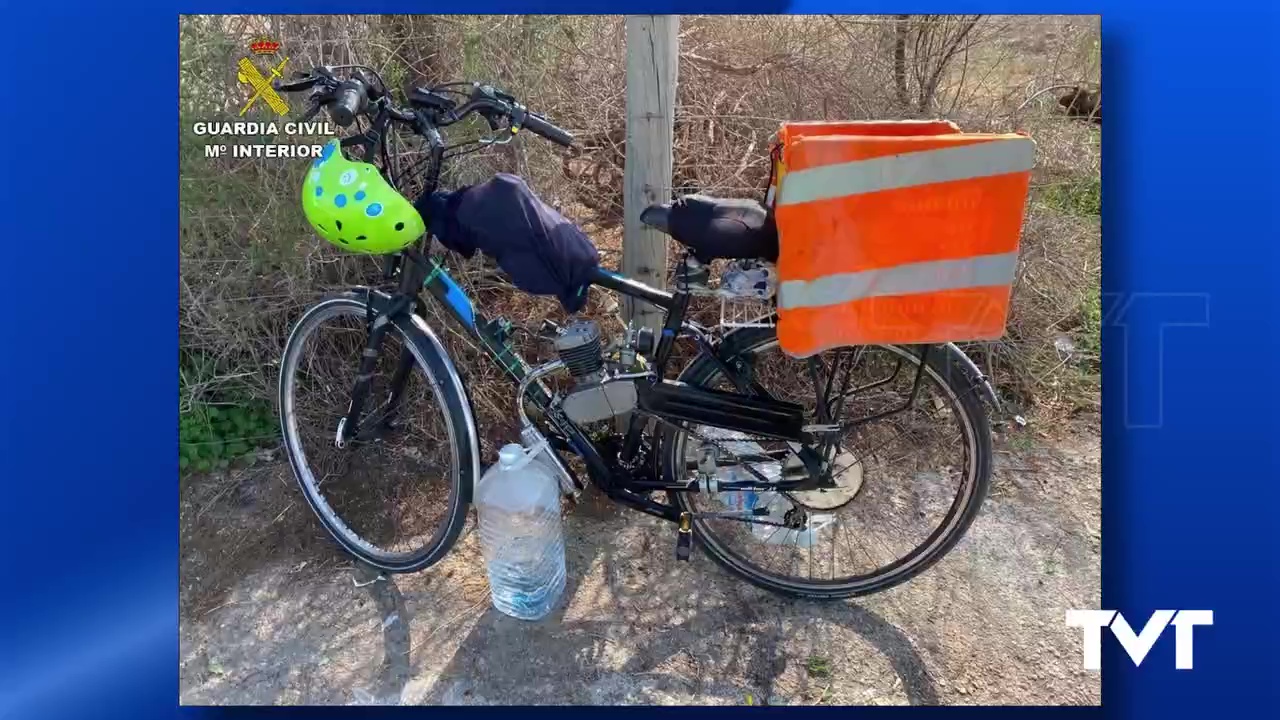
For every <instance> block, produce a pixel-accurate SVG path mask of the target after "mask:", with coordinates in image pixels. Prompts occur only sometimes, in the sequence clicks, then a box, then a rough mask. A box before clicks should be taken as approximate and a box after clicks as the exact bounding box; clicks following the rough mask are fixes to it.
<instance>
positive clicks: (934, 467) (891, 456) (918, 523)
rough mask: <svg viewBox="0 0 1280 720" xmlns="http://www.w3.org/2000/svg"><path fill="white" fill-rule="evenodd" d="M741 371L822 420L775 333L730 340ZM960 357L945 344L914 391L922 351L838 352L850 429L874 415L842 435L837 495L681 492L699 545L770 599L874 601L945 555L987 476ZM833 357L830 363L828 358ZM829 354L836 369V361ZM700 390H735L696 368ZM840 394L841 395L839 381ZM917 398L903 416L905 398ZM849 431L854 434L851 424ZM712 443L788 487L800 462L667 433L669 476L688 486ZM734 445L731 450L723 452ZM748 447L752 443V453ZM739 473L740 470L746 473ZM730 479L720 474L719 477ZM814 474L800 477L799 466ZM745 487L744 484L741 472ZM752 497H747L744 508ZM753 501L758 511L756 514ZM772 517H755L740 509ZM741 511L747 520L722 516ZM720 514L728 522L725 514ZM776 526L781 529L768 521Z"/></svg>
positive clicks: (980, 412) (708, 363)
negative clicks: (786, 475) (786, 479)
mask: <svg viewBox="0 0 1280 720" xmlns="http://www.w3.org/2000/svg"><path fill="white" fill-rule="evenodd" d="M725 342H726V343H727V344H728V347H729V352H728V353H727V354H728V355H729V356H731V357H732V358H733V361H732V363H731V364H734V363H738V362H740V363H741V364H742V366H743V367H746V368H749V369H750V372H751V374H752V379H753V380H754V381H755V382H756V383H757V384H758V385H760V386H761V387H763V389H764V390H765V391H767V392H768V393H769V394H770V395H772V396H773V397H775V398H777V399H780V400H787V401H790V402H795V403H798V404H800V405H803V406H804V407H805V408H806V411H807V420H806V421H807V422H810V423H816V422H818V421H817V419H816V418H815V417H814V411H815V406H816V404H817V403H816V392H815V389H814V383H810V382H809V375H808V373H807V367H806V362H805V361H803V360H795V359H792V358H790V357H788V356H786V355H785V354H784V353H782V352H781V351H780V349H779V348H778V345H777V338H776V336H775V334H774V331H773V329H772V328H752V329H747V330H740V331H737V332H735V333H733V334H731V335H730V336H729V337H728V338H727V339H726V340H725ZM951 352H952V351H951V350H949V349H948V348H944V347H935V348H934V349H933V351H932V352H931V353H930V355H929V356H928V359H927V362H926V363H925V366H924V368H923V374H922V375H920V376H919V377H920V382H919V385H918V386H917V385H916V378H917V374H918V373H917V370H918V369H919V368H920V361H921V358H920V354H919V350H918V349H916V348H906V347H900V346H870V347H859V348H841V349H840V350H837V351H833V353H842V355H840V356H838V357H843V358H844V360H845V361H846V362H852V363H854V364H853V365H848V366H846V367H849V368H851V370H850V376H851V377H852V378H853V379H852V381H851V382H850V383H849V384H848V385H846V386H845V387H846V388H852V390H849V391H842V392H846V394H845V398H846V399H845V400H844V405H845V409H844V414H843V416H842V419H844V420H852V419H854V418H858V419H866V418H872V417H874V416H877V415H879V414H880V413H886V414H885V415H884V416H883V417H880V418H879V419H874V420H871V421H869V422H865V423H849V425H850V428H849V429H848V430H847V431H846V430H843V429H842V430H841V431H840V433H839V437H838V438H837V440H836V442H835V446H834V447H833V448H832V449H831V451H830V453H829V458H830V466H831V468H832V472H831V474H832V476H833V477H834V478H835V483H836V485H837V487H836V488H833V489H830V490H810V491H805V492H791V493H785V492H784V493H763V492H759V493H756V494H755V495H754V497H753V496H749V495H747V494H745V493H741V492H738V493H734V492H718V493H704V492H676V493H672V495H673V498H672V499H673V501H674V502H675V503H676V504H677V505H678V506H679V507H680V508H681V509H682V510H686V511H689V512H691V513H693V514H694V521H693V531H694V536H695V539H696V540H697V541H698V544H700V545H701V546H702V547H703V549H704V550H706V551H707V552H708V554H710V555H711V557H712V558H713V559H715V560H716V561H717V562H718V563H719V564H720V565H722V566H723V567H725V568H726V569H728V570H729V571H730V572H733V573H734V574H736V575H738V576H739V577H742V578H744V579H746V580H747V581H749V582H751V583H753V584H755V585H758V586H760V587H763V588H765V589H768V590H771V591H774V592H777V593H780V594H784V595H789V596H796V597H807V598H814V599H836V598H846V597H854V596H858V595H866V594H869V593H873V592H878V591H881V590H884V589H887V588H889V587H892V586H894V585H897V584H899V583H903V582H906V581H907V580H910V579H911V578H913V577H915V576H916V575H918V574H920V573H922V572H924V571H925V570H926V569H928V568H929V567H930V566H932V565H933V564H934V563H936V562H937V561H938V560H940V559H942V557H943V556H944V555H946V554H947V553H948V552H949V551H950V550H951V549H952V548H953V547H954V546H955V544H956V543H957V542H958V541H959V540H960V538H961V537H962V536H963V534H964V532H965V530H966V529H968V527H969V525H970V524H971V523H972V522H973V520H974V518H975V517H976V515H977V512H978V509H979V507H980V506H981V504H982V502H983V499H984V498H985V497H986V494H987V488H988V486H989V484H990V479H991V455H992V449H991V431H990V426H989V423H988V420H987V415H986V412H985V408H984V407H983V405H982V400H981V399H980V397H979V396H978V394H977V392H975V389H974V387H973V385H972V381H971V379H970V378H969V377H968V376H967V375H966V374H965V373H964V371H963V370H962V369H961V368H960V365H959V363H958V362H957V358H954V357H952V356H951ZM826 355H831V353H828V354H826ZM826 355H824V356H823V357H824V359H823V362H824V363H825V364H827V365H828V366H829V367H830V368H831V369H833V370H834V369H835V368H837V367H838V365H837V363H836V361H835V359H833V358H831V357H827V356H826ZM680 379H681V380H682V381H685V382H688V383H690V384H692V385H699V386H703V387H710V388H715V389H721V390H733V386H732V384H731V383H730V381H729V380H728V379H727V378H725V377H724V376H723V373H722V371H721V369H720V365H719V364H718V363H716V362H714V361H713V360H712V359H711V358H710V357H707V356H705V355H704V356H700V357H699V358H698V359H695V361H694V362H693V363H691V364H690V365H689V366H688V367H687V368H686V369H685V371H684V372H683V373H681V375H680ZM835 387H837V388H839V387H840V385H836V386H835ZM913 397H914V398H915V400H914V402H913V403H911V404H910V405H909V406H907V409H906V410H904V411H900V412H893V413H887V411H890V410H895V409H899V408H903V407H904V405H906V403H907V401H908V398H913ZM841 427H842V428H843V427H844V424H843V423H842V424H841ZM690 431H692V432H693V433H696V434H697V435H701V436H702V437H703V438H706V437H708V436H711V437H712V438H713V439H717V440H719V441H721V442H720V444H721V446H737V449H734V448H732V447H730V448H728V450H729V452H732V453H734V454H739V453H743V454H755V455H757V456H758V455H771V456H774V457H777V458H779V461H778V462H776V463H772V464H773V465H774V467H769V465H770V463H759V462H752V463H751V466H752V467H753V468H755V469H757V470H758V471H761V472H762V474H763V475H765V476H772V477H774V478H776V477H778V476H779V475H780V474H781V473H782V472H783V468H784V467H785V465H784V462H785V461H784V460H782V458H788V459H791V460H792V469H791V471H790V472H791V474H793V475H794V474H795V473H796V472H797V468H796V467H795V466H797V465H799V463H798V462H797V460H798V458H795V456H794V453H793V451H792V449H790V448H789V447H788V445H787V444H786V443H782V442H777V441H770V440H767V439H759V438H742V437H737V438H725V437H723V433H724V432H725V431H720V432H719V437H717V431H716V429H715V428H703V427H693V428H687V429H675V428H668V429H667V430H666V431H665V432H664V434H663V437H662V446H663V449H664V452H663V456H662V457H663V463H664V474H665V475H666V477H667V478H669V479H676V480H679V481H688V480H689V479H691V477H693V476H692V474H691V471H692V469H693V466H695V465H696V460H695V457H696V452H697V449H698V447H699V446H700V445H702V444H703V443H705V442H706V440H705V439H699V438H698V437H697V436H696V435H693V434H691V432H690ZM726 440H727V442H726ZM748 446H749V447H748ZM734 467H741V464H740V465H738V466H734ZM723 471H724V470H723V469H722V470H721V472H723ZM798 472H799V473H800V474H801V475H804V474H806V473H805V471H804V469H803V467H802V466H801V467H800V468H799V469H798ZM741 477H745V476H741ZM748 498H749V499H748ZM753 503H755V504H753ZM747 506H749V507H751V508H762V507H767V509H768V510H769V512H768V515H765V516H750V517H748V514H747V513H743V512H742V510H743V508H744V507H747ZM734 513H736V514H737V515H738V517H735V518H729V517H725V515H729V514H734ZM717 515H720V516H719V517H717ZM769 523H776V524H769Z"/></svg>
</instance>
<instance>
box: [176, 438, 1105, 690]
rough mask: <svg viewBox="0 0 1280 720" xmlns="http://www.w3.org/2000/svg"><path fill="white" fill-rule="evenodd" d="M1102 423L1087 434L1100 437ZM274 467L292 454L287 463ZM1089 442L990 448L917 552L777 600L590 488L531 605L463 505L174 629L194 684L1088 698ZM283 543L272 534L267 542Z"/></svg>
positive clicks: (189, 617) (262, 583) (281, 574)
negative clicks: (561, 559) (871, 575)
mask: <svg viewBox="0 0 1280 720" xmlns="http://www.w3.org/2000/svg"><path fill="white" fill-rule="evenodd" d="M1094 442H1096V439H1095V440H1094ZM286 472H287V469H286ZM1098 488H1099V484H1098V464H1097V453H1096V447H1090V448H1086V450H1085V451H1084V452H1076V451H1075V450H1071V451H1069V452H1059V451H1053V452H1048V451H1044V452H1042V451H1034V452H1030V451H1028V452H1020V453H1018V454H1009V453H1006V455H1005V456H1004V458H1003V459H1002V460H1001V462H1000V467H999V469H998V472H997V481H996V485H995V487H994V488H993V493H992V497H991V499H990V500H989V501H988V504H987V506H986V507H985V508H984V512H983V514H982V516H980V518H979V520H978V522H977V523H975V525H974V526H973V528H972V529H971V530H970V533H969V536H968V537H967V538H966V539H965V540H964V541H963V542H962V543H961V545H960V546H958V547H957V549H956V550H955V551H953V553H952V554H951V555H950V556H948V557H947V558H946V559H944V560H943V561H942V562H941V563H940V564H939V565H937V566H936V567H935V568H933V569H932V570H930V571H929V572H928V573H926V574H924V575H922V576H921V577H919V578H917V579H916V580H913V581H912V582H910V583H908V584H906V585H904V586H902V587H900V588H897V589H894V590H890V591H888V592H884V593H880V594H877V595H874V596H871V597H869V598H864V599H861V600H859V601H849V602H839V603H815V602H802V601H791V600H787V599H783V598H779V597H776V596H773V595H771V594H769V593H766V592H764V591H761V590H758V589H756V588H754V587H752V586H750V585H747V584H745V583H743V582H741V581H739V580H737V579H736V578H734V577H732V576H730V575H728V574H727V573H725V572H724V571H722V570H721V569H720V568H719V567H718V566H716V565H715V564H714V563H712V562H711V561H710V559H709V558H707V557H706V556H705V555H702V554H701V553H695V555H694V558H693V561H692V562H690V563H676V562H675V561H674V560H672V558H673V554H674V537H675V535H674V532H673V531H672V528H671V527H670V526H669V525H667V524H665V523H661V522H659V521H656V520H652V519H650V518H647V517H645V516H640V515H638V514H636V513H632V512H629V511H625V510H621V509H619V508H616V507H615V506H612V505H610V504H608V503H607V501H604V500H602V499H600V498H598V497H593V496H591V495H588V496H587V498H586V501H585V502H584V503H583V504H582V505H581V506H579V507H578V508H576V509H574V510H573V511H572V512H571V513H569V514H568V515H567V517H566V538H567V543H566V544H567V547H568V557H567V560H568V577H569V581H568V585H567V587H566V591H565V594H564V597H563V600H562V601H561V604H560V606H559V607H558V608H557V610H556V611H555V612H554V613H553V614H552V615H551V616H549V617H548V618H547V619H545V620H542V621H540V622H536V623H529V622H523V621H519V620H515V619H512V618H508V617H506V616H504V615H501V614H499V613H498V612H496V611H494V610H493V609H492V607H491V606H490V604H489V598H488V589H487V586H486V583H485V581H484V575H483V567H482V564H481V559H480V553H479V548H478V545H477V541H476V537H475V534H474V533H473V532H471V528H470V525H469V527H468V530H467V531H465V533H464V536H463V538H462V539H461V541H460V542H459V544H458V546H457V547H456V548H455V550H454V552H452V553H451V554H450V555H449V557H447V558H446V559H445V560H444V561H443V562H441V563H440V564H439V565H437V566H436V567H434V568H432V569H431V570H429V571H427V572H423V573H418V574H415V575H404V576H397V577H394V578H378V577H377V576H376V575H373V574H371V573H368V572H367V571H364V570H361V569H355V570H353V569H352V568H351V566H350V564H349V563H346V562H345V561H342V562H332V561H331V560H329V558H331V557H332V556H331V555H329V554H328V553H320V552H319V551H318V550H317V551H314V553H313V555H315V556H316V557H319V558H321V559H320V560H315V559H313V560H310V561H306V562H307V563H310V564H315V565H319V566H320V567H321V570H319V571H315V572H313V571H312V570H311V569H309V568H308V569H301V570H299V569H298V566H299V565H300V563H299V561H298V560H297V559H296V558H289V559H288V560H287V561H286V560H285V559H284V558H283V557H281V559H280V560H279V561H277V562H275V563H265V564H263V565H261V566H259V567H256V568H253V569H252V571H251V572H249V573H247V574H246V575H244V576H243V577H241V578H240V579H239V581H238V582H237V583H235V584H234V586H233V587H231V588H230V589H229V590H228V591H227V592H226V593H225V594H221V595H219V600H221V602H220V604H219V605H217V606H215V607H213V608H212V609H204V605H207V603H205V604H204V605H201V606H200V607H201V609H200V610H199V612H195V611H194V608H195V607H196V605H191V606H189V608H188V611H186V612H184V617H183V623H182V628H181V643H182V647H181V672H180V677H181V698H182V701H183V702H184V703H188V704H367V703H385V704H449V705H491V704H600V705H612V704H720V705H745V704H754V705H765V704H837V705H839V704H851V705H858V704H937V703H947V704H953V703H981V704H988V703H1018V704H1023V703H1029V704H1039V703H1047V704H1054V703H1069V704H1096V703H1098V702H1099V692H1100V683H1099V682H1098V679H1097V677H1096V675H1091V674H1085V673H1083V671H1080V670H1079V669H1078V653H1079V648H1078V637H1075V636H1072V635H1070V634H1069V633H1067V632H1066V630H1067V628H1065V627H1062V623H1061V617H1062V611H1063V610H1064V609H1065V608H1068V607H1089V606H1096V604H1097V603H1098V601H1099V597H1098V593H1099V590H1098V588H1099V573H1098V551H1099V538H1098V533H1097V518H1098V511H1097V502H1098V499H1097V496H1098ZM279 555H281V556H283V555H284V553H283V552H279Z"/></svg>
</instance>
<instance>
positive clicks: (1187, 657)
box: [1067, 610, 1213, 670]
mask: <svg viewBox="0 0 1280 720" xmlns="http://www.w3.org/2000/svg"><path fill="white" fill-rule="evenodd" d="M1212 624H1213V611H1212V610H1157V611H1155V612H1154V613H1152V614H1151V618H1150V619H1149V620H1147V624H1146V625H1145V626H1144V627H1143V628H1142V632H1139V633H1137V634H1135V633H1134V632H1133V628H1131V627H1129V623H1128V621H1126V620H1125V619H1124V616H1123V615H1121V614H1120V613H1118V612H1116V611H1115V610H1068V611H1067V625H1068V626H1069V627H1078V628H1080V631H1081V633H1083V634H1084V669H1085V670H1101V669H1102V628H1104V627H1105V628H1110V629H1111V634H1112V635H1115V636H1116V639H1117V640H1119V641H1120V645H1121V646H1123V647H1124V649H1125V652H1127V653H1129V659H1131V660H1133V664H1134V665H1137V666H1141V665H1142V661H1143V659H1144V658H1146V657H1147V653H1148V652H1150V651H1151V647H1152V646H1153V645H1155V644H1156V640H1158V639H1159V638H1160V636H1161V635H1162V634H1164V631H1165V628H1167V627H1168V626H1169V625H1173V628H1174V631H1173V641H1174V661H1173V666H1174V667H1176V668H1177V669H1179V670H1190V669H1191V666H1192V657H1193V656H1194V654H1195V653H1194V651H1193V649H1192V644H1191V643H1192V640H1191V638H1192V633H1193V632H1194V630H1195V626H1197V625H1212Z"/></svg>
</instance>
